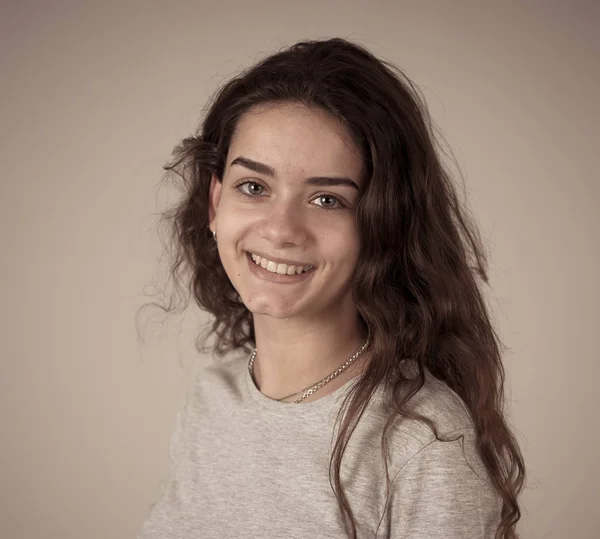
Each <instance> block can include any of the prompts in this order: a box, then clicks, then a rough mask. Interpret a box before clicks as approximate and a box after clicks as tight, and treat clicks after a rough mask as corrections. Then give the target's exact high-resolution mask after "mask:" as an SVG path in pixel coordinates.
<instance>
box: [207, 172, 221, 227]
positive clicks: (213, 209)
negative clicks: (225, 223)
mask: <svg viewBox="0 0 600 539" xmlns="http://www.w3.org/2000/svg"><path fill="white" fill-rule="evenodd" d="M222 188H223V184H222V183H221V182H220V181H219V180H218V179H217V176H216V175H215V174H213V175H212V177H211V179H210V187H209V190H208V226H209V228H210V229H211V230H213V231H214V230H215V219H216V218H217V208H218V207H219V200H220V199H221V189H222Z"/></svg>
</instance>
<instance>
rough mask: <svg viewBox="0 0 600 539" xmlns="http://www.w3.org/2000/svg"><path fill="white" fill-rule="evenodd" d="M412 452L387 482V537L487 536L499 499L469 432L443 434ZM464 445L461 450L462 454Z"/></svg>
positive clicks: (469, 538) (477, 538) (492, 530)
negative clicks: (447, 440) (451, 440)
mask: <svg viewBox="0 0 600 539" xmlns="http://www.w3.org/2000/svg"><path fill="white" fill-rule="evenodd" d="M458 435H464V441H463V440H462V439H461V438H459V439H458V440H457V441H454V442H441V441H437V440H435V441H433V442H431V443H429V444H428V445H426V446H425V447H423V448H422V449H421V450H420V451H419V452H418V453H417V454H415V455H414V456H413V457H412V458H411V459H410V460H409V461H408V462H407V463H406V464H405V465H404V466H403V467H402V469H401V470H400V471H399V472H398V474H397V475H396V477H395V479H394V480H393V482H392V485H391V492H390V502H389V503H390V506H389V511H390V513H389V521H388V523H389V533H388V538H389V539H438V538H439V539H488V538H493V537H494V534H495V532H496V528H497V526H498V522H499V517H500V509H501V500H500V498H499V496H498V495H497V494H496V493H495V490H494V488H493V486H492V485H491V483H490V481H489V479H488V475H487V471H486V470H485V468H484V466H483V464H482V462H481V460H480V458H479V457H478V455H477V452H476V449H475V433H474V431H472V430H464V431H460V432H456V433H452V434H451V435H449V436H448V437H449V438H456V437H457V436H458ZM463 448H464V452H463Z"/></svg>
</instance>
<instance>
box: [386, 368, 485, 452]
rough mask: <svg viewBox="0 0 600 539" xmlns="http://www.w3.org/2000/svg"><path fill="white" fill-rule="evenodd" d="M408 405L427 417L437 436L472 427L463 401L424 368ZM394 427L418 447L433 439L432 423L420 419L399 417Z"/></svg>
mask: <svg viewBox="0 0 600 539" xmlns="http://www.w3.org/2000/svg"><path fill="white" fill-rule="evenodd" d="M407 406H408V409H409V410H410V411H411V412H412V413H414V414H419V415H422V416H424V417H426V418H427V419H430V420H431V421H432V423H433V425H434V426H435V428H436V430H437V434H438V435H439V436H446V435H449V434H452V433H454V432H460V431H472V430H474V428H475V425H474V423H473V419H472V417H471V413H470V412H469V409H468V408H467V406H466V404H465V403H464V401H463V400H462V399H461V398H460V397H459V396H458V394H457V393H455V392H454V391H453V390H452V389H451V388H450V387H449V386H448V385H447V384H446V383H445V382H443V381H441V380H438V379H437V378H435V377H434V376H433V375H432V374H431V373H430V372H429V371H428V370H425V383H424V384H423V386H422V387H421V388H420V389H419V391H418V392H417V393H416V394H415V395H414V396H413V397H412V398H411V399H410V400H409V401H408V403H407ZM395 428H396V430H397V432H398V433H399V434H400V433H401V434H403V435H404V436H409V437H411V438H413V439H414V440H415V441H416V442H417V446H418V447H424V446H425V445H427V444H429V443H431V442H432V441H433V440H435V439H436V436H435V433H434V432H433V430H432V428H431V426H430V425H428V424H427V423H425V422H424V421H421V420H417V419H409V418H404V417H399V418H398V420H397V421H396V422H395Z"/></svg>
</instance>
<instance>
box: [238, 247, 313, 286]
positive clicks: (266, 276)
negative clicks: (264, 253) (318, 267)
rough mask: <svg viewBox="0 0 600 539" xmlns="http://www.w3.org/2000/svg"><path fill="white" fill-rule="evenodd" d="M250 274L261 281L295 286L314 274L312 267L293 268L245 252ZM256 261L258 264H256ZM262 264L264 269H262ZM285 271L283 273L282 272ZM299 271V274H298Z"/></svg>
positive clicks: (293, 266) (292, 266)
mask: <svg viewBox="0 0 600 539" xmlns="http://www.w3.org/2000/svg"><path fill="white" fill-rule="evenodd" d="M246 258H247V259H248V268H249V270H250V272H251V273H252V274H253V275H254V276H255V277H257V278H259V279H260V280H261V281H268V282H270V283H279V284H295V283H300V282H303V281H306V280H307V279H310V278H311V277H312V276H313V275H314V273H315V268H314V267H313V266H295V265H293V264H292V265H288V264H281V263H276V262H273V261H272V260H267V259H266V258H265V259H263V258H262V257H259V256H258V255H254V254H253V253H250V252H246ZM257 260H258V263H257ZM263 264H264V265H265V267H263ZM284 270H285V271H284ZM298 271H300V273H298Z"/></svg>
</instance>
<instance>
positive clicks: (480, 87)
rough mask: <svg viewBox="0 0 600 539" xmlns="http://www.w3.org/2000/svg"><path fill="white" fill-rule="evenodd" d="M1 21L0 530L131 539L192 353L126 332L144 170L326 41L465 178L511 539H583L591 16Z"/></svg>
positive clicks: (381, 7) (278, 12)
mask: <svg viewBox="0 0 600 539" xmlns="http://www.w3.org/2000/svg"><path fill="white" fill-rule="evenodd" d="M282 6H285V7H282ZM0 20H1V23H0V24H1V26H2V27H1V28H0V40H1V44H0V57H1V69H2V71H1V77H2V84H1V89H0V92H1V100H0V107H1V109H2V114H1V118H2V120H1V137H2V140H1V150H0V152H1V161H0V171H1V191H0V219H1V221H0V244H1V248H2V251H1V253H2V264H1V267H0V283H1V284H0V287H1V288H0V291H1V299H2V310H1V314H0V328H1V329H0V331H1V337H2V357H1V364H0V365H1V372H0V384H1V385H0V421H1V431H0V432H1V439H0V441H1V450H0V478H1V481H2V484H1V488H0V492H1V494H0V495H1V500H0V537H2V538H3V539H4V538H6V539H30V538H41V537H43V538H48V539H70V538H73V539H75V538H77V539H81V538H86V539H105V538H107V537H110V538H112V539H126V538H132V537H134V535H135V533H136V532H137V530H138V528H139V527H140V525H141V522H142V520H143V518H144V516H145V514H146V511H147V509H148V506H149V504H150V503H152V502H153V501H154V499H155V496H156V494H157V489H158V485H159V481H160V478H161V475H162V474H163V473H165V471H166V465H167V453H166V451H167V445H168V442H169V435H170V431H171V428H172V426H173V420H174V414H175V412H176V410H177V408H178V406H179V402H180V401H181V399H182V396H183V394H184V392H185V388H186V381H187V380H189V376H193V372H194V369H195V368H197V365H198V364H202V362H204V361H206V358H201V360H200V363H198V362H194V357H195V354H194V350H193V346H192V340H193V338H194V335H195V328H194V324H195V323H197V322H198V317H197V313H195V312H190V313H189V315H188V316H186V317H185V318H179V319H173V320H171V322H169V323H168V324H161V323H160V321H154V322H152V323H149V324H146V325H143V326H142V327H141V331H142V336H143V337H144V338H145V341H143V342H140V341H138V336H137V333H136V327H135V313H136V310H137V309H138V308H139V306H141V305H142V304H143V302H144V299H145V298H144V296H143V293H144V291H145V290H146V286H147V285H148V284H150V283H151V282H153V280H155V279H156V278H157V277H159V276H160V274H159V272H158V268H159V266H158V256H159V255H160V252H161V251H160V243H159V240H158V238H157V234H156V229H155V215H154V214H155V212H156V211H157V209H158V208H160V207H162V205H163V204H164V203H165V202H166V201H168V199H167V197H166V195H165V192H164V191H161V192H157V190H156V185H157V183H158V182H159V180H160V178H161V168H160V167H161V165H162V164H163V163H164V162H165V160H166V159H167V157H168V155H169V153H170V151H171V148H172V146H173V145H174V144H175V143H176V142H177V141H178V140H179V139H180V138H182V137H183V136H185V135H186V134H188V133H190V132H191V130H192V129H193V128H194V127H195V125H196V123H197V120H198V117H199V114H200V111H201V108H202V106H203V105H204V103H205V101H206V99H207V96H208V95H209V94H210V93H211V92H212V91H213V90H214V89H215V88H216V87H217V86H218V85H219V84H220V83H222V82H223V81H224V80H225V79H226V78H227V77H228V76H229V75H231V74H233V73H234V72H236V71H237V70H238V69H239V68H241V67H243V66H246V65H248V64H250V63H252V62H253V61H255V60H257V59H258V58H260V57H262V56H263V54H266V53H268V52H271V51H273V50H274V49H275V48H277V47H279V46H283V45H287V44H291V43H292V42H294V41H296V40H299V39H302V38H317V37H330V36H335V35H339V36H344V37H348V38H351V39H354V40H356V41H359V42H361V43H363V44H365V45H367V46H368V47H369V48H370V49H371V50H372V51H373V52H375V53H376V54H378V55H380V56H382V57H384V58H386V59H388V60H391V61H393V62H395V63H397V64H398V65H399V66H401V67H402V68H404V69H405V70H406V72H407V73H408V74H409V76H411V77H412V78H413V79H414V80H415V81H416V82H417V83H418V84H419V85H420V86H421V88H422V89H423V91H424V92H425V96H426V98H427V100H428V102H429V104H430V107H431V110H432V112H433V115H434V117H435V119H436V121H437V123H438V124H439V126H440V127H441V129H442V132H443V133H444V134H445V136H446V138H447V140H448V142H449V143H450V145H451V146H452V148H453V149H454V151H455V153H456V157H457V159H458V161H459V164H460V166H461V167H462V169H463V171H464V173H465V175H466V180H467V184H468V188H469V195H470V203H471V207H472V208H473V210H474V212H475V214H476V216H477V217H478V219H479V221H480V223H481V226H482V228H483V232H484V234H485V237H486V238H487V241H488V246H489V249H490V251H491V253H492V260H491V263H492V267H491V276H492V287H493V289H492V290H491V291H490V290H488V291H487V295H488V297H489V299H490V303H491V305H492V308H493V310H494V316H495V318H496V320H497V324H498V330H499V333H500V335H501V337H502V338H503V339H504V341H505V342H506V344H507V345H508V346H509V347H510V348H511V350H510V352H509V353H508V354H507V355H506V366H507V371H508V382H509V387H508V394H509V397H510V398H511V404H510V407H509V411H510V413H511V421H512V423H513V424H514V426H515V428H516V432H517V435H518V438H519V441H520V443H521V444H522V448H523V452H524V455H525V458H526V462H527V465H528V473H529V481H528V485H527V489H526V491H525V493H524V495H523V498H522V500H523V503H524V511H525V514H524V517H523V520H522V525H521V527H520V530H521V532H522V534H523V537H526V538H540V539H541V538H555V539H562V538H567V537H568V538H589V539H591V538H593V537H596V538H597V537H600V525H599V524H598V518H597V511H596V504H597V493H598V484H599V483H600V473H599V470H600V468H599V465H598V460H597V454H598V445H599V442H600V438H599V435H598V426H599V422H598V419H597V414H598V410H599V408H600V407H599V404H600V398H599V397H598V393H597V390H596V388H597V385H598V378H599V376H600V367H599V362H598V353H597V350H598V344H597V338H598V329H599V327H600V317H599V315H598V309H597V306H598V300H599V299H600V298H599V285H598V275H599V273H600V272H599V256H600V255H599V252H598V251H599V249H598V235H599V234H600V221H599V218H598V205H599V203H600V196H599V195H600V186H599V183H598V180H599V174H598V173H599V165H598V162H599V160H598V157H599V156H598V141H599V137H598V135H599V128H598V125H599V120H600V118H599V107H598V86H599V84H600V76H599V70H598V52H599V48H600V47H599V37H598V36H599V34H598V33H597V27H598V24H599V23H600V10H599V9H598V3H597V2H593V1H590V2H583V1H579V2H575V1H571V0H569V1H567V0H564V1H563V2H557V1H541V0H539V1H521V2H506V1H504V2H467V1H453V2H450V1H447V2H428V1H424V2H391V1H390V2H376V1H372V2H367V1H362V2H342V1H340V2H332V1H329V2H327V1H323V0H320V1H304V2H293V3H292V2H281V1H250V2H246V1H244V0H238V1H237V2H231V1H223V0H221V1H218V2H201V1H195V2H192V1H188V2H183V1H179V2H177V1H173V2H167V1H163V2H159V1H147V2H141V1H140V2H132V1H120V2H117V1H115V2H101V1H97V2H93V3H91V2H90V3H87V2H67V1H65V0H55V1H52V2H41V1H40V2H29V1H14V2H6V1H4V2H3V3H2V13H1V16H0ZM200 318H201V317H200Z"/></svg>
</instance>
